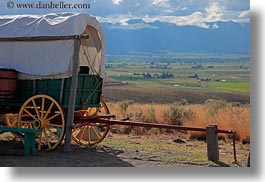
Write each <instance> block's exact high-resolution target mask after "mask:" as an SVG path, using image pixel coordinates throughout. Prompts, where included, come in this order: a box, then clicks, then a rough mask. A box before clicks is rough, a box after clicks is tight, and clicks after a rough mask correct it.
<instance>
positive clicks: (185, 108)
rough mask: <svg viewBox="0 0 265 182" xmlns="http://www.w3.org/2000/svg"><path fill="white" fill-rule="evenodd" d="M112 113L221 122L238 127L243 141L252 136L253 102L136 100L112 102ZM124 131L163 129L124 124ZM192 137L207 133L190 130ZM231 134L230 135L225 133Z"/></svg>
mask: <svg viewBox="0 0 265 182" xmlns="http://www.w3.org/2000/svg"><path fill="white" fill-rule="evenodd" d="M108 106H109V108H110V110H111V113H112V114H115V115H116V116H117V118H119V119H121V118H126V117H129V118H130V119H131V120H136V121H143V122H150V123H162V124H178V125H183V126H192V127H206V126H207V125H209V124H217V125H218V127H219V128H220V129H225V130H234V131H236V132H237V134H238V137H239V139H240V140H241V141H249V139H250V106H249V105H241V104H235V103H227V102H226V101H221V100H210V102H209V101H206V102H205V103H204V104H187V105H186V104H185V105H182V104H180V103H176V104H138V103H134V102H132V101H123V102H118V103H108ZM120 130H121V132H122V133H125V134H129V133H130V132H135V133H136V134H145V133H147V134H150V132H151V133H156V134H158V133H161V132H164V131H162V130H156V129H151V130H150V129H143V128H135V127H122V128H120ZM189 136H190V137H191V138H192V137H193V138H198V137H203V134H200V133H190V132H189ZM223 137H224V138H227V136H226V135H223Z"/></svg>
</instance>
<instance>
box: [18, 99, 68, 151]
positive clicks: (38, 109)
mask: <svg viewBox="0 0 265 182" xmlns="http://www.w3.org/2000/svg"><path fill="white" fill-rule="evenodd" d="M47 118H48V119H47ZM18 126H19V127H25V128H38V129H42V132H41V133H38V134H36V139H37V143H38V150H41V149H43V148H46V149H47V150H53V149H55V148H56V147H58V145H59V144H60V143H61V141H62V139H63V136H64V131H65V119H64V113H63V110H62V108H61V106H60V105H59V103H58V102H57V101H56V100H55V99H53V98H52V97H50V96H48V95H35V96H32V97H31V98H29V99H28V100H27V101H26V102H25V103H24V104H23V105H22V107H21V109H20V112H19V114H18Z"/></svg>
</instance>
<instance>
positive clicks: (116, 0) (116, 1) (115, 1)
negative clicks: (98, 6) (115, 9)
mask: <svg viewBox="0 0 265 182" xmlns="http://www.w3.org/2000/svg"><path fill="white" fill-rule="evenodd" d="M121 2H122V0H112V3H113V4H116V5H119V4H120V3H121Z"/></svg>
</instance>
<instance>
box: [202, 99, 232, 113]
mask: <svg viewBox="0 0 265 182" xmlns="http://www.w3.org/2000/svg"><path fill="white" fill-rule="evenodd" d="M204 104H205V107H206V110H207V112H208V114H209V115H210V116H213V115H215V114H216V113H217V111H218V110H219V109H222V108H225V107H227V105H228V103H227V102H226V101H225V100H216V99H207V100H206V101H205V103H204Z"/></svg>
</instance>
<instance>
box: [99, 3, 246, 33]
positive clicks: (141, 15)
mask: <svg viewBox="0 0 265 182" xmlns="http://www.w3.org/2000/svg"><path fill="white" fill-rule="evenodd" d="M98 1H100V2H101V3H103V2H104V3H105V2H106V1H108V0H104V1H101V0H98ZM248 1H249V0H233V3H232V5H231V6H229V5H230V4H229V3H228V0H200V1H194V0H174V1H171V0H135V1H134V3H128V2H129V0H111V2H112V3H111V4H112V11H111V13H110V14H109V15H103V16H98V18H99V21H100V22H107V23H109V24H110V25H111V26H113V27H115V28H121V29H122V28H124V29H132V30H133V29H134V30H135V29H141V28H156V27H154V26H152V25H151V24H152V23H154V22H156V21H159V22H163V23H170V24H172V25H175V26H197V27H200V28H206V29H210V28H211V29H213V30H214V29H218V28H219V25H218V24H217V23H216V22H219V21H220V22H229V21H232V22H235V23H249V21H250V12H249V11H250V10H249V7H248V6H247V5H246V4H247V3H245V2H248ZM130 2H131V1H130ZM235 2H236V3H237V4H240V6H241V7H240V9H236V8H235V7H236V6H235V4H236V3H235ZM241 2H244V3H242V4H243V5H242V4H241ZM116 5H119V6H118V7H117V6H116ZM113 6H115V7H116V8H113ZM102 7H103V5H102ZM104 7H108V6H105V5H104ZM100 9H102V8H100ZM244 9H245V10H244ZM115 10H117V12H115ZM102 11H103V10H102ZM106 11H107V9H104V11H103V12H104V13H106ZM119 12H121V13H119ZM131 20H142V21H141V22H140V23H139V22H135V23H133V24H130V23H128V22H129V21H131Z"/></svg>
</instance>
